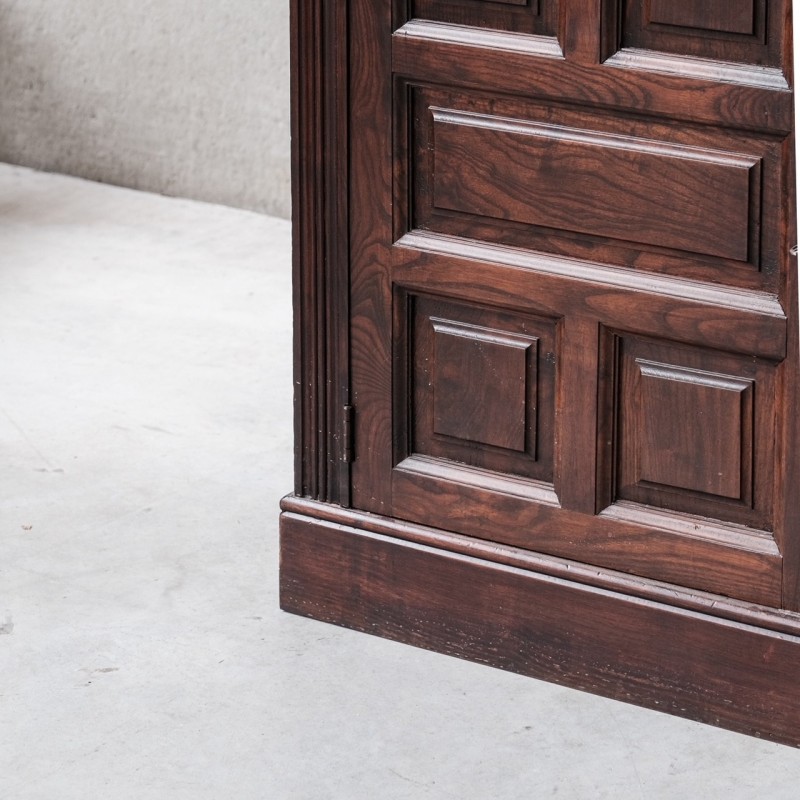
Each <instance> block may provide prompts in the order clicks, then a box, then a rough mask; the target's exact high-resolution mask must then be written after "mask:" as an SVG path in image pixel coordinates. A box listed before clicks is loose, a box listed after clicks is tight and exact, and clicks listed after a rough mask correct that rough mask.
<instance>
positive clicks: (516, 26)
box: [407, 0, 558, 36]
mask: <svg viewBox="0 0 800 800" xmlns="http://www.w3.org/2000/svg"><path fill="white" fill-rule="evenodd" d="M409 6H410V9H411V10H410V14H409V15H408V17H407V19H419V20H430V21H435V22H443V23H447V24H450V25H462V26H464V27H465V28H466V27H467V26H468V27H470V28H481V29H484V30H497V31H512V32H514V33H527V34H532V35H538V36H541V35H546V36H554V35H555V32H556V26H557V21H558V5H557V1H556V0H413V2H411V3H409Z"/></svg>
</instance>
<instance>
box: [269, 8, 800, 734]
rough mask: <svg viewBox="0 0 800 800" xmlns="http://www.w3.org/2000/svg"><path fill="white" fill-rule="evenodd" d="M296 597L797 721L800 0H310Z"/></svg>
mask: <svg viewBox="0 0 800 800" xmlns="http://www.w3.org/2000/svg"><path fill="white" fill-rule="evenodd" d="M292 5H293V10H292V36H293V41H292V44H293V99H294V109H293V121H294V129H293V149H294V183H293V188H294V269H295V274H294V281H295V283H294V285H295V412H296V416H295V419H296V428H295V430H296V466H295V489H294V494H293V495H291V496H289V497H287V498H286V499H285V500H284V501H283V505H282V508H283V514H282V517H281V576H280V577H281V604H282V607H283V608H285V609H286V610H288V611H291V612H294V613H298V614H303V615H306V616H310V617H314V618H316V619H320V620H325V621H328V622H332V623H335V624H339V625H345V626H347V627H351V628H355V629H357V630H363V631H366V632H369V633H374V634H378V635H380V636H385V637H388V638H391V639H396V640H399V641H402V642H407V643H409V644H414V645H418V646H421V647H426V648H430V649H433V650H437V651H440V652H442V653H447V654H450V655H456V656H460V657H463V658H467V659H471V660H475V661H480V662H483V663H487V664H491V665H494V666H497V667H501V668H504V669H509V670H513V671H515V672H519V673H523V674H526V675H531V676H534V677H537V678H543V679H545V680H549V681H554V682H557V683H562V684H565V685H568V686H573V687H577V688H580V689H585V690H587V691H591V692H595V693H597V694H602V695H606V696H609V697H614V698H618V699H620V700H625V701H628V702H633V703H637V704H640V705H643V706H648V707H652V708H656V709H659V710H661V711H668V712H671V713H674V714H679V715H682V716H686V717H689V718H691V719H696V720H701V721H705V722H708V723H712V724H716V725H720V726H723V727H728V728H731V729H734V730H738V731H743V732H746V733H751V734H756V735H759V736H763V737H766V738H772V739H775V740H777V741H781V742H786V743H791V744H795V745H797V744H800V694H798V691H797V680H798V676H800V487H799V486H798V477H800V461H799V459H800V447H798V444H799V443H800V423H799V422H798V414H797V413H796V408H797V398H798V391H799V389H800V384H799V382H798V377H799V372H800V355H799V354H798V303H797V269H796V266H797V265H796V262H795V259H794V257H793V256H792V255H791V252H790V251H791V247H792V245H793V244H794V243H795V236H796V233H795V228H796V225H795V200H794V145H793V120H794V117H793V100H792V90H791V87H790V84H791V73H792V70H791V59H792V48H791V19H790V16H791V6H790V3H789V0H702V1H701V0H686V2H683V3H680V4H678V3H674V2H671V1H670V0H348V1H347V2H345V1H344V0H343V1H342V2H336V3H330V2H324V1H323V0H293V4H292Z"/></svg>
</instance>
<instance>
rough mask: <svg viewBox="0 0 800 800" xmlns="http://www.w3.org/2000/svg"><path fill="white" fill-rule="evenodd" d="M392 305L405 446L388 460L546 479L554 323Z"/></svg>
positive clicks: (474, 308) (418, 299)
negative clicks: (414, 457) (411, 458)
mask: <svg viewBox="0 0 800 800" xmlns="http://www.w3.org/2000/svg"><path fill="white" fill-rule="evenodd" d="M398 304H399V305H401V306H404V307H405V308H406V310H405V312H404V313H403V314H402V317H403V319H402V320H401V321H400V322H399V325H400V326H401V330H400V333H401V335H400V336H398V341H399V342H406V341H407V342H408V344H407V346H404V347H401V352H400V353H399V354H398V358H397V362H398V370H397V383H398V386H399V387H401V388H400V390H399V391H398V413H399V414H400V416H401V417H403V418H402V419H400V420H398V425H397V427H398V429H399V430H405V431H406V434H405V437H404V438H406V440H407V443H406V445H405V446H404V447H402V448H401V450H400V452H399V453H398V455H397V459H398V460H402V459H403V458H405V457H406V456H407V455H409V454H412V453H418V454H424V455H427V456H431V457H436V458H443V459H448V460H450V461H453V462H459V463H462V464H467V465H469V466H471V467H479V468H482V469H487V470H491V471H495V472H500V473H504V474H505V473H508V474H513V475H519V476H526V477H529V478H534V479H536V480H545V481H547V480H552V462H553V417H554V402H555V401H554V391H555V389H554V386H555V364H556V353H555V347H556V326H555V323H554V321H552V320H548V319H542V318H537V317H535V316H530V315H526V314H515V313H511V312H508V311H505V312H503V311H499V310H496V309H492V308H487V307H483V306H481V305H478V304H471V303H470V304H467V303H457V302H453V301H444V300H441V299H437V298H435V297H426V296H424V295H411V296H408V297H403V296H401V297H400V298H398ZM405 320H407V322H406V321H405ZM405 325H407V326H408V328H407V331H406V330H402V328H403V327H404V326H405ZM406 376H408V377H407V378H406ZM407 382H408V383H407Z"/></svg>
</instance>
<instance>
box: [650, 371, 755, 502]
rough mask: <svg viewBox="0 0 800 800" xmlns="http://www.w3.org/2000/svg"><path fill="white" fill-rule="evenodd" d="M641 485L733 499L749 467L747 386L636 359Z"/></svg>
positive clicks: (750, 429)
mask: <svg viewBox="0 0 800 800" xmlns="http://www.w3.org/2000/svg"><path fill="white" fill-rule="evenodd" d="M636 367H637V368H638V371H639V375H638V383H639V392H638V397H637V400H638V402H637V403H636V407H637V412H638V419H637V422H638V425H637V426H636V427H637V428H638V430H637V442H636V455H637V466H638V473H639V475H638V479H639V481H646V482H648V483H657V484H662V485H664V486H672V487H674V488H676V489H691V490H693V491H696V492H703V493H705V494H713V495H718V496H720V497H728V498H730V499H734V500H739V499H743V498H742V489H743V488H745V487H748V483H749V480H750V479H751V471H752V462H753V427H752V414H753V382H752V380H741V379H739V378H736V377H733V376H730V375H717V374H714V373H708V372H703V371H701V370H692V369H686V368H684V367H676V366H674V365H671V364H658V363H656V362H653V361H646V360H644V359H640V358H637V359H636Z"/></svg>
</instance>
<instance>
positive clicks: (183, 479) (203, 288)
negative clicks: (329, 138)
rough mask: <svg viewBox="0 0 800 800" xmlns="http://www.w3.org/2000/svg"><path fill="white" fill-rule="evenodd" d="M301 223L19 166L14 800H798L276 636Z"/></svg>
mask: <svg viewBox="0 0 800 800" xmlns="http://www.w3.org/2000/svg"><path fill="white" fill-rule="evenodd" d="M290 305H291V304H290V243H289V225H288V223H287V222H284V221H280V220H275V219H270V218H267V217H263V216H259V215H256V214H252V213H247V212H242V211H235V210H231V209H227V208H221V207H216V206H211V205H203V204H199V203H192V202H187V201H182V200H170V199H165V198H163V197H158V196H154V195H147V194H141V193H137V192H132V191H127V190H123V189H117V188H112V187H108V186H101V185H98V184H92V183H86V182H82V181H79V180H75V179H72V178H65V177H60V176H51V175H43V174H38V173H35V172H31V171H28V170H24V169H18V168H14V167H3V166H0V452H2V461H1V462H0V798H2V800H22V799H23V798H24V799H25V800H28V799H29V798H31V799H32V798H36V800H55V799H56V798H57V799H58V800H71V799H72V798H75V800H78V798H80V799H81V800H86V798H89V799H90V800H94V798H109V800H127V799H128V798H130V800H149V799H150V798H152V799H153V800H166V798H169V800H179V799H180V798H188V799H190V800H204V799H205V798H214V799H215V800H216V799H217V798H237V800H248V799H249V798H253V799H255V798H259V799H260V798H265V799H268V800H328V799H330V800H334V799H336V800H339V799H341V800H377V798H380V800H416V798H421V799H422V800H445V799H446V798H449V799H452V798H457V800H473V799H474V800H517V798H519V800H538V799H539V798H545V797H556V798H562V800H566V799H567V798H570V799H572V798H577V799H579V800H601V799H602V798H609V800H612V799H613V800H628V799H629V798H645V799H646V800H653V799H654V798H655V799H656V800H659V799H660V798H680V800H687V798H699V797H702V798H708V799H709V800H714V799H715V798H725V799H726V800H735V799H736V798H741V799H742V800H753V799H754V798H770V800H783V799H784V798H785V800H796V798H797V797H798V788H797V787H798V781H800V752H798V751H794V750H791V749H789V748H785V747H781V746H777V745H771V744H766V743H763V742H759V741H757V740H754V739H750V738H747V737H744V736H739V735H736V734H732V733H727V732H724V731H719V730H715V729H713V728H709V727H704V726H701V725H696V724H693V723H690V722H685V721H682V720H678V719H674V718H672V717H668V716H665V715H662V714H658V713H654V712H648V711H643V710H640V709H637V708H633V707H629V706H625V705H623V704H619V703H613V702H610V701H606V700H602V699H599V698H595V697H591V696H589V695H585V694H581V693H579V692H574V691H570V690H567V689H561V688H558V687H554V686H550V685H547V684H543V683H538V682H536V681H532V680H528V679H524V678H521V677H518V676H515V675H511V674H507V673H503V672H499V671H497V670H493V669H489V668H486V667H481V666H477V665H474V664H468V663H465V662H460V661H457V660H455V659H452V658H447V657H444V656H439V655H435V654H432V653H427V652H423V651H419V650H414V649H412V648H409V647H403V646H401V645H397V644H393V643H390V642H385V641H382V640H380V639H376V638H373V637H369V636H364V635H360V634H354V633H350V632H348V631H344V630H340V629H337V628H333V627H330V626H326V625H322V624H320V623H316V622H311V621H308V620H303V619H299V618H295V617H292V616H289V615H286V614H283V613H281V612H280V611H279V610H278V606H277V516H278V500H279V498H280V496H281V495H282V494H283V493H285V492H287V491H289V490H290V488H291V485H292V477H291V468H292V452H291V448H292V445H291V373H290V349H291V332H290V319H291V311H290Z"/></svg>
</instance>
